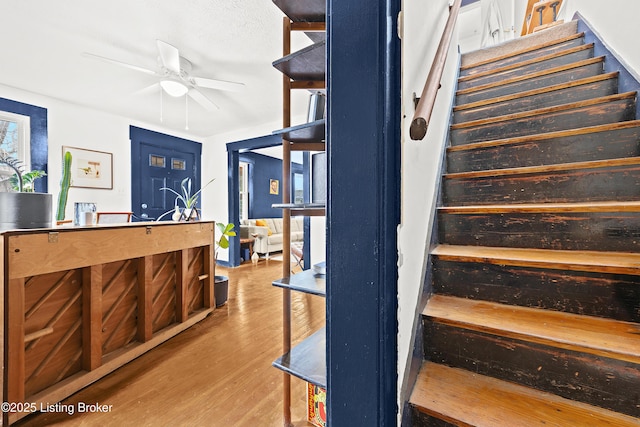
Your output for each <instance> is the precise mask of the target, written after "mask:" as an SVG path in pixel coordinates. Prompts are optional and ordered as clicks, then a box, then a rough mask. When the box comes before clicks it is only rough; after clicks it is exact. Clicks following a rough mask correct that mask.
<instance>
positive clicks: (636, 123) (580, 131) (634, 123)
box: [447, 120, 640, 151]
mask: <svg viewBox="0 0 640 427" xmlns="http://www.w3.org/2000/svg"><path fill="white" fill-rule="evenodd" d="M632 127H640V120H628V121H625V122H618V123H607V124H604V125H597V126H588V127H582V128H575V129H568V130H559V131H554V132H546V133H539V134H535V135H525V136H518V137H515V138H504V139H493V140H491V141H480V142H472V143H469V144H462V145H455V146H450V147H447V151H465V150H475V149H478V148H488V147H496V146H499V145H507V144H521V143H525V142H535V141H541V140H546V139H552V138H561V137H565V136H573V135H584V134H587V133H596V132H605V131H608V130H616V129H627V128H632Z"/></svg>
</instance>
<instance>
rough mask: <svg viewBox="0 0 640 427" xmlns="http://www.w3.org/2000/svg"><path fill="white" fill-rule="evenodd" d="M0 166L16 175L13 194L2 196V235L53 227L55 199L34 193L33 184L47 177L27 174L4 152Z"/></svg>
mask: <svg viewBox="0 0 640 427" xmlns="http://www.w3.org/2000/svg"><path fill="white" fill-rule="evenodd" d="M0 165H6V166H9V168H11V169H12V170H13V171H14V174H13V176H12V177H10V178H9V182H10V183H11V184H12V190H13V191H9V192H0V231H2V230H10V229H18V228H47V227H51V217H52V215H51V206H52V196H51V194H48V193H36V192H34V190H33V183H34V181H35V180H36V179H38V178H41V177H43V176H45V175H46V173H45V172H43V171H30V172H24V170H23V166H22V162H21V161H20V160H18V159H16V158H14V157H12V156H10V155H9V154H7V153H5V152H0Z"/></svg>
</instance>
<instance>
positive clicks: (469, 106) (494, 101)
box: [453, 71, 619, 111]
mask: <svg viewBox="0 0 640 427" xmlns="http://www.w3.org/2000/svg"><path fill="white" fill-rule="evenodd" d="M618 74H619V72H617V71H616V72H613V73H606V74H600V75H597V76H593V77H586V78H584V79H579V80H572V81H570V82H566V83H561V84H557V85H553V86H545V87H541V88H539V89H534V90H528V91H524V92H517V93H513V94H510V95H504V96H499V97H496V98H489V99H484V100H482V101H476V102H470V103H467V104H461V105H457V106H455V107H453V111H464V110H471V109H473V108H478V107H485V106H490V105H493V104H498V103H501V102H507V101H513V100H515V99H520V98H526V97H528V96H533V95H539V94H543V93H548V92H554V91H558V90H561V89H568V88H572V87H577V86H582V85H586V84H589V83H595V82H600V81H604V80H608V79H613V78H616V77H617V76H618Z"/></svg>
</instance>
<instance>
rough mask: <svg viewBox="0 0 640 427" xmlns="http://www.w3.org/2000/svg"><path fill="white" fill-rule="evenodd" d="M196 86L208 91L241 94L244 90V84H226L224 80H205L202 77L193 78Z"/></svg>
mask: <svg viewBox="0 0 640 427" xmlns="http://www.w3.org/2000/svg"><path fill="white" fill-rule="evenodd" d="M193 81H194V82H195V84H196V85H198V86H202V87H206V88H209V89H218V90H228V91H231V92H241V91H243V90H244V87H245V86H244V83H236V82H228V81H225V80H215V79H207V78H204V77H193Z"/></svg>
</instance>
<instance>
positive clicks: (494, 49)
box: [460, 20, 578, 66]
mask: <svg viewBox="0 0 640 427" xmlns="http://www.w3.org/2000/svg"><path fill="white" fill-rule="evenodd" d="M576 33H578V21H577V20H573V21H569V22H566V23H565V24H563V25H560V26H557V27H554V28H551V29H549V31H543V32H542V33H535V34H528V35H526V36H524V37H518V38H515V39H513V40H510V41H508V42H506V43H501V44H499V45H494V46H490V47H486V48H482V49H479V50H475V51H472V52H467V53H464V54H462V55H461V56H460V65H461V66H468V65H474V64H478V63H479V62H481V61H485V60H491V59H493V58H496V57H499V56H502V55H505V54H508V53H509V52H516V51H519V50H522V49H526V48H527V47H529V46H536V47H537V46H539V45H541V44H544V43H546V42H549V41H556V40H558V39H561V38H563V37H567V36H572V35H574V34H576Z"/></svg>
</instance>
